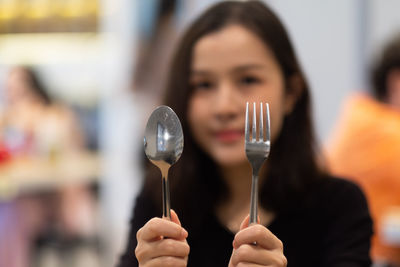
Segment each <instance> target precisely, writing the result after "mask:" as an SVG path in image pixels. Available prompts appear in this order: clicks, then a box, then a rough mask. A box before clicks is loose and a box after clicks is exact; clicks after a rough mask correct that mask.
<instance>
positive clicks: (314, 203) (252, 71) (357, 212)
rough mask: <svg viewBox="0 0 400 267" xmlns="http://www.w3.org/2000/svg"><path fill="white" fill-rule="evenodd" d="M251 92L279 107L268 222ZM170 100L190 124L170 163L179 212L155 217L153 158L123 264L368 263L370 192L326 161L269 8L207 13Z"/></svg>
mask: <svg viewBox="0 0 400 267" xmlns="http://www.w3.org/2000/svg"><path fill="white" fill-rule="evenodd" d="M246 101H249V102H253V101H254V102H268V103H269V105H270V114H271V137H272V148H271V153H270V156H269V158H268V160H267V163H266V164H264V165H265V166H264V167H265V168H264V169H262V174H261V175H260V198H259V202H260V203H259V222H260V223H259V224H253V225H248V215H247V214H248V211H249V203H250V185H251V167H250V164H249V163H248V161H247V158H246V155H245V151H244V124H245V123H244V122H245V105H246V104H245V103H246ZM165 104H166V105H169V106H170V107H171V108H172V109H174V110H175V112H176V113H177V115H178V116H179V118H180V119H181V122H182V126H183V131H184V134H185V148H184V152H183V155H182V157H181V159H180V160H179V162H178V163H177V164H176V166H174V167H173V168H172V169H171V173H170V176H171V180H170V181H171V198H172V200H171V201H172V207H173V209H174V210H175V211H176V212H172V220H171V221H169V220H167V219H161V218H158V217H157V216H160V212H161V193H160V188H161V186H160V174H159V172H158V170H157V169H156V168H155V167H152V166H150V165H149V166H148V169H147V170H148V173H147V174H148V175H147V179H146V183H145V186H144V188H143V190H142V192H141V194H140V196H139V197H138V199H137V202H136V208H135V211H134V215H133V220H132V223H131V233H130V235H129V243H128V246H127V249H126V252H125V253H124V255H123V256H122V258H121V261H120V265H119V266H121V267H122V266H124V267H125V266H126V267H127V266H138V264H139V265H140V266H190V267H193V266H219V267H222V266H229V267H233V266H286V265H287V264H288V265H289V266H369V265H370V259H369V246H370V236H371V233H372V231H371V219H370V216H369V212H368V207H367V204H366V201H365V198H364V195H363V194H362V192H361V191H360V190H359V188H358V187H357V186H355V185H354V184H351V183H349V182H346V181H344V180H341V179H337V178H332V177H330V176H328V175H327V174H326V173H325V172H324V171H323V169H322V168H321V167H320V166H319V164H318V162H317V156H316V146H315V143H314V136H313V130H312V123H311V111H310V97H309V87H308V85H307V82H306V80H305V77H304V75H303V73H302V70H301V68H300V65H299V63H298V61H297V58H296V56H295V53H294V50H293V47H292V45H291V42H290V40H289V37H288V35H287V33H286V30H285V29H284V27H283V25H282V24H281V22H280V20H279V19H278V18H277V16H276V15H275V14H274V13H273V12H272V11H271V10H270V9H269V8H268V7H266V6H265V5H263V4H262V3H260V2H258V1H244V2H242V1H225V2H222V3H219V4H217V5H215V6H213V7H211V8H210V9H208V10H207V11H206V12H205V13H204V14H203V15H202V16H200V17H199V18H198V19H197V20H196V21H195V22H194V23H193V24H192V26H191V27H190V28H189V29H188V30H187V32H186V33H185V34H184V36H183V39H182V41H181V43H180V45H179V46H178V48H177V52H176V54H175V57H174V60H173V62H172V67H171V73H170V76H169V83H168V85H167V96H166V101H165ZM178 215H179V219H180V220H179V219H178ZM189 251H190V254H189Z"/></svg>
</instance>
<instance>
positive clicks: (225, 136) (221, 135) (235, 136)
mask: <svg viewBox="0 0 400 267" xmlns="http://www.w3.org/2000/svg"><path fill="white" fill-rule="evenodd" d="M243 136H244V130H225V131H219V132H216V134H215V137H216V139H217V140H218V141H219V142H222V143H234V142H237V141H240V140H242V139H243Z"/></svg>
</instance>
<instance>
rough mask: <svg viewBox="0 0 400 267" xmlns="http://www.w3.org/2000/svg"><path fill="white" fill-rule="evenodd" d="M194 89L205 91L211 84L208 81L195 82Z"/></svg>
mask: <svg viewBox="0 0 400 267" xmlns="http://www.w3.org/2000/svg"><path fill="white" fill-rule="evenodd" d="M193 87H194V89H200V90H206V89H210V88H211V87H212V84H211V83H210V82H208V81H203V82H197V83H194V84H193Z"/></svg>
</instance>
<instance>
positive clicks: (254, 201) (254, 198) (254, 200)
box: [249, 174, 258, 225]
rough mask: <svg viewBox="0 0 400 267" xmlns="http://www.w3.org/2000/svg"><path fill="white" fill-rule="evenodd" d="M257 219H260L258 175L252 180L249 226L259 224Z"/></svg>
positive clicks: (254, 175)
mask: <svg viewBox="0 0 400 267" xmlns="http://www.w3.org/2000/svg"><path fill="white" fill-rule="evenodd" d="M257 218H258V175H256V174H253V177H252V180H251V196H250V219H249V225H251V224H254V223H257Z"/></svg>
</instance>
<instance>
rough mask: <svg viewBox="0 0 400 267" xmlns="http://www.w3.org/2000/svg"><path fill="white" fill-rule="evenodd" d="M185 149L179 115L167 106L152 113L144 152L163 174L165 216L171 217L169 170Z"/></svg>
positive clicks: (148, 122)
mask: <svg viewBox="0 0 400 267" xmlns="http://www.w3.org/2000/svg"><path fill="white" fill-rule="evenodd" d="M182 151H183V131H182V126H181V123H180V121H179V118H178V116H177V115H176V114H175V112H174V111H173V110H172V109H171V108H170V107H167V106H159V107H157V108H156V109H155V110H154V111H153V112H152V113H151V115H150V117H149V119H148V121H147V125H146V129H145V133H144V152H145V154H146V156H147V158H148V159H149V160H150V161H151V162H152V163H153V164H154V165H156V166H157V167H158V168H159V169H160V171H161V175H162V195H163V217H166V218H168V219H170V218H171V211H170V200H169V185H168V170H169V168H170V167H171V166H172V165H173V164H174V163H176V162H177V161H178V159H179V158H180V156H181V154H182Z"/></svg>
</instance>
